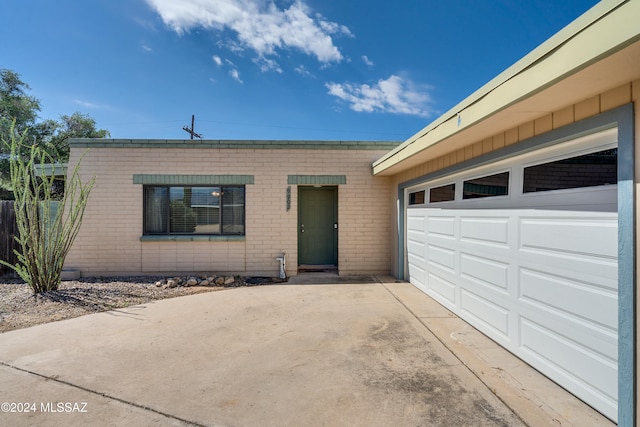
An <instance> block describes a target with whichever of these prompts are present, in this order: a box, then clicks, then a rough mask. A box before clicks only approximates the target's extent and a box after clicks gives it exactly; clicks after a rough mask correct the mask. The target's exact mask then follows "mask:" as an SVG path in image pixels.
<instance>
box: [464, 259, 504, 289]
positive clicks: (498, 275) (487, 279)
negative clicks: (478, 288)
mask: <svg viewBox="0 0 640 427" xmlns="http://www.w3.org/2000/svg"><path fill="white" fill-rule="evenodd" d="M460 275H461V276H462V277H465V278H468V279H470V280H475V281H478V282H480V283H482V284H484V285H485V286H488V287H490V288H491V289H492V290H494V291H499V292H503V293H508V292H509V289H508V286H509V264H508V263H507V262H504V261H501V260H496V259H490V258H486V257H480V256H476V255H473V254H470V253H465V252H461V253H460Z"/></svg>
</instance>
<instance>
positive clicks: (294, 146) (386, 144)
mask: <svg viewBox="0 0 640 427" xmlns="http://www.w3.org/2000/svg"><path fill="white" fill-rule="evenodd" d="M400 143H401V142H400V141H310V140H300V141H285V140H282V141H280V140H264V141H261V140H208V139H207V140H190V139H187V140H181V139H104V138H71V139H69V146H70V147H74V148H180V149H182V148H217V149H253V150H257V149H262V150H275V149H279V150H283V149H289V150H385V151H388V150H392V149H394V148H396V147H397V146H398V145H400Z"/></svg>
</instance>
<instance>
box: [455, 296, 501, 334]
mask: <svg viewBox="0 0 640 427" xmlns="http://www.w3.org/2000/svg"><path fill="white" fill-rule="evenodd" d="M460 307H461V311H462V313H463V316H464V317H466V318H472V319H475V320H476V321H477V322H478V321H479V322H481V323H482V325H484V326H485V328H489V330H488V331H485V332H486V333H487V334H488V335H489V336H491V337H495V338H497V339H500V340H509V310H508V309H507V308H505V307H503V306H501V305H498V304H496V303H495V302H494V301H490V300H488V299H486V298H483V297H481V296H480V295H478V294H475V293H473V292H470V291H469V290H468V289H461V292H460ZM496 335H497V336H496Z"/></svg>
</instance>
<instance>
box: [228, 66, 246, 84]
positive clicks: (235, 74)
mask: <svg viewBox="0 0 640 427" xmlns="http://www.w3.org/2000/svg"><path fill="white" fill-rule="evenodd" d="M229 75H230V76H231V77H233V79H234V80H236V81H237V82H238V83H243V82H242V80H241V79H240V73H239V72H238V70H236V69H233V70H230V71H229Z"/></svg>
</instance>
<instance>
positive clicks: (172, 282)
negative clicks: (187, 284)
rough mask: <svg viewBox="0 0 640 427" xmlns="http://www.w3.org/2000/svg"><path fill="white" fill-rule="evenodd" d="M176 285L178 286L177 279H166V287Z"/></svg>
mask: <svg viewBox="0 0 640 427" xmlns="http://www.w3.org/2000/svg"><path fill="white" fill-rule="evenodd" d="M176 286H178V282H177V281H175V280H174V279H169V280H167V288H175V287H176Z"/></svg>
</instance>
